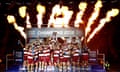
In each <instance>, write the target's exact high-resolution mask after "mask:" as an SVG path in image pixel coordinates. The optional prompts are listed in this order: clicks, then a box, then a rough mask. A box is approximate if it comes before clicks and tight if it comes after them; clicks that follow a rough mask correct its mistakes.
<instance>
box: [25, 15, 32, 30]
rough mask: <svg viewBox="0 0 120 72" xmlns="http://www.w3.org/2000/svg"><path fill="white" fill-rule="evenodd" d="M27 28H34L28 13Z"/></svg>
mask: <svg viewBox="0 0 120 72" xmlns="http://www.w3.org/2000/svg"><path fill="white" fill-rule="evenodd" d="M26 28H32V25H31V23H30V16H29V14H28V13H27V14H26Z"/></svg>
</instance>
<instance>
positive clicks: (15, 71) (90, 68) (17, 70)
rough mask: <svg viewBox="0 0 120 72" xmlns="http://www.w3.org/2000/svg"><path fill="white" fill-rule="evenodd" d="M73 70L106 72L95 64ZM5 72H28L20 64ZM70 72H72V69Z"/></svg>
mask: <svg viewBox="0 0 120 72" xmlns="http://www.w3.org/2000/svg"><path fill="white" fill-rule="evenodd" d="M75 69H76V70H75V72H106V71H105V69H104V68H102V67H101V66H100V65H97V64H96V65H89V66H88V68H82V67H80V68H75ZM78 69H79V70H78ZM6 72H28V71H27V70H24V69H23V68H22V64H19V65H13V66H11V67H9V68H8V70H6ZM33 72H35V70H34V71H33ZM37 72H40V71H37ZM47 72H48V71H47ZM54 72H57V71H54ZM70 72H74V71H73V69H72V67H71V71H70Z"/></svg>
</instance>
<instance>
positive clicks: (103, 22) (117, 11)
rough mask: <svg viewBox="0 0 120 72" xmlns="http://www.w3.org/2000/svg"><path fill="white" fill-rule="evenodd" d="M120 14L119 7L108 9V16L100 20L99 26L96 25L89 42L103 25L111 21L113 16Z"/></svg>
mask: <svg viewBox="0 0 120 72" xmlns="http://www.w3.org/2000/svg"><path fill="white" fill-rule="evenodd" d="M118 14H119V9H112V10H110V11H108V12H107V14H106V17H105V18H103V19H101V20H100V23H99V24H98V27H96V28H95V30H94V31H93V32H92V33H91V35H90V36H89V37H88V39H87V42H89V41H90V40H91V39H92V38H93V37H94V35H95V34H96V33H98V32H99V31H100V30H101V29H102V27H103V26H104V25H105V23H106V22H110V21H111V17H115V16H117V15H118Z"/></svg>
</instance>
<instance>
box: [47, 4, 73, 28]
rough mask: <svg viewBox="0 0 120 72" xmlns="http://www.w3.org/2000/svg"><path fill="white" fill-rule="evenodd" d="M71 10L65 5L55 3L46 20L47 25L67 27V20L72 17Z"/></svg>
mask: <svg viewBox="0 0 120 72" xmlns="http://www.w3.org/2000/svg"><path fill="white" fill-rule="evenodd" d="M72 14H73V11H71V10H69V8H68V7H67V6H62V7H61V8H60V5H58V4H57V5H55V6H54V7H53V9H52V14H51V16H50V19H49V21H48V27H50V25H53V26H54V27H68V24H69V21H70V19H71V17H72Z"/></svg>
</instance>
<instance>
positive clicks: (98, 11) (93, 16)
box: [85, 0, 102, 37]
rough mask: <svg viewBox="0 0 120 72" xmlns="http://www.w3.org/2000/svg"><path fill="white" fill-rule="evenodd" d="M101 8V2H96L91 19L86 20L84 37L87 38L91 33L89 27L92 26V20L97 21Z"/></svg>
mask: <svg viewBox="0 0 120 72" xmlns="http://www.w3.org/2000/svg"><path fill="white" fill-rule="evenodd" d="M101 7H102V1H100V0H98V1H97V3H96V4H95V7H94V11H93V13H92V15H91V17H90V18H89V20H88V24H87V26H86V29H85V37H87V35H88V33H89V32H90V31H91V28H90V27H91V25H92V24H94V20H96V19H97V17H98V16H99V13H100V9H101Z"/></svg>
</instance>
